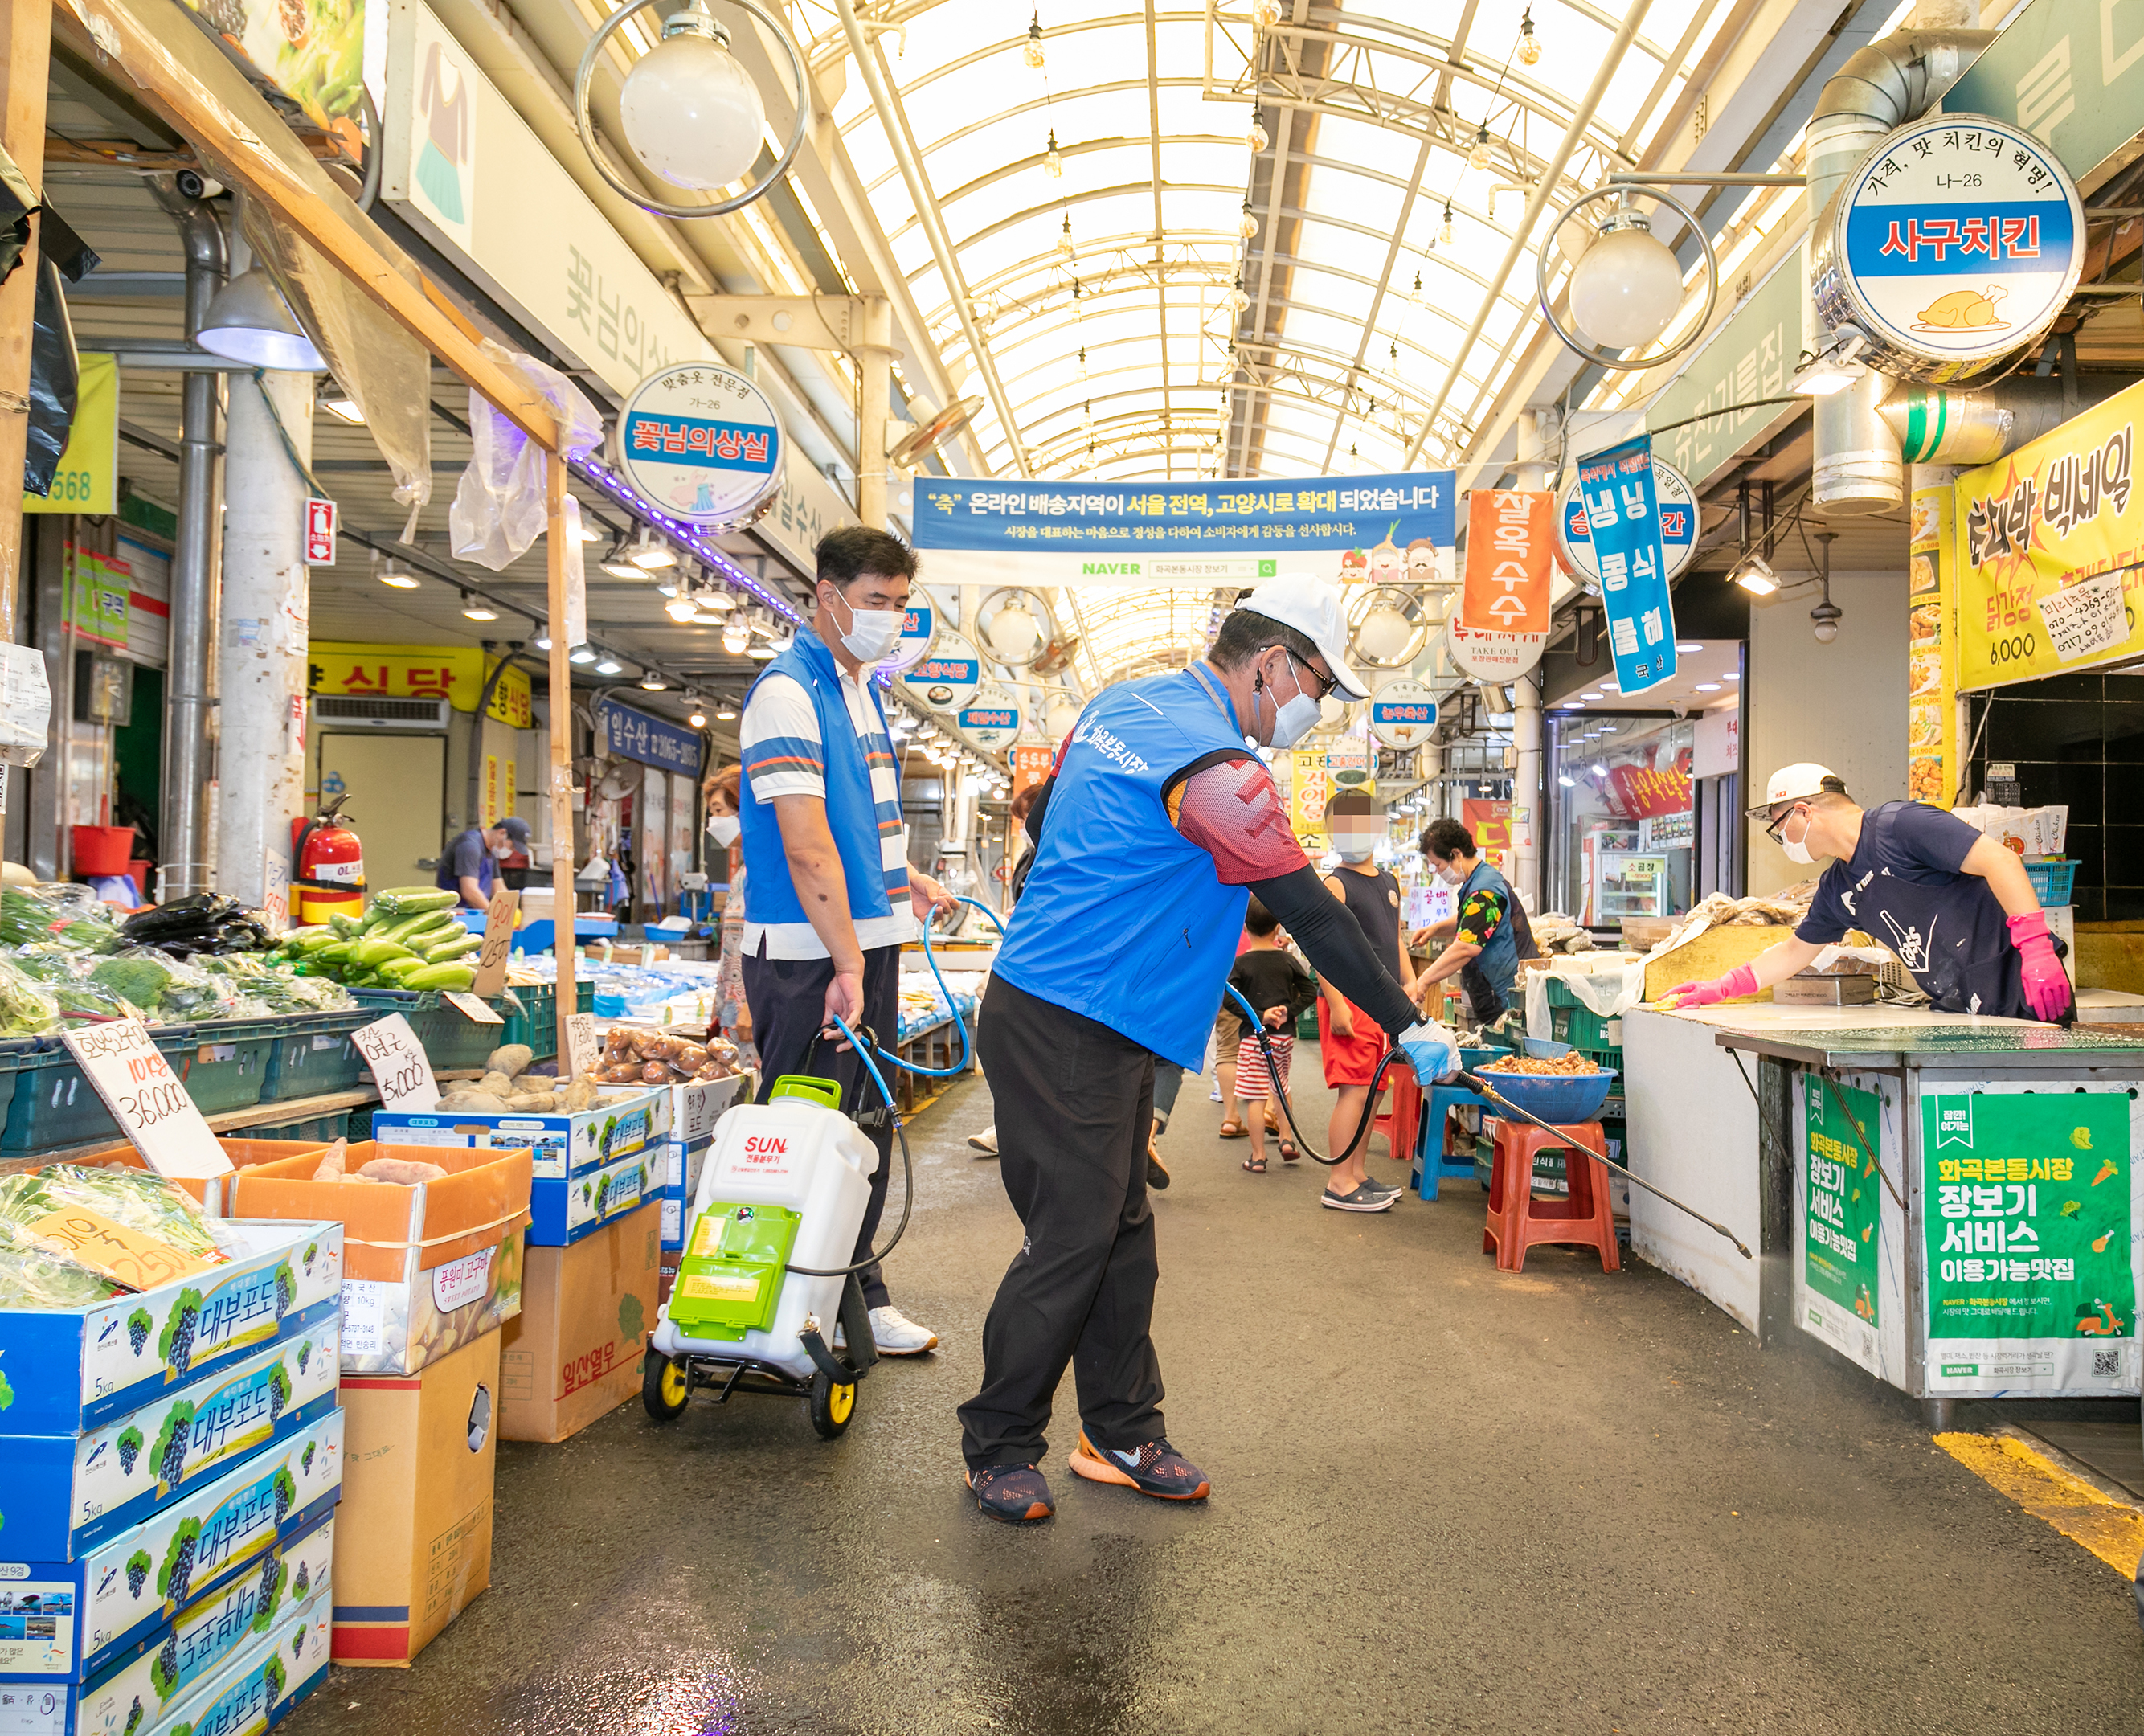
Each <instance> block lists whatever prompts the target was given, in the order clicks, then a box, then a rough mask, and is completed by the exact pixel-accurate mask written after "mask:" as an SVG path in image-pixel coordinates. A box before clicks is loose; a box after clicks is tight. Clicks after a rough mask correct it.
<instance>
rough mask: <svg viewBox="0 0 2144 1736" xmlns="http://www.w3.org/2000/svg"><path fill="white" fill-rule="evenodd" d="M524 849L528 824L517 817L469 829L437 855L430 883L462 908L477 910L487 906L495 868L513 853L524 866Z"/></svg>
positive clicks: (526, 846) (527, 842) (525, 859)
mask: <svg viewBox="0 0 2144 1736" xmlns="http://www.w3.org/2000/svg"><path fill="white" fill-rule="evenodd" d="M528 848H529V822H528V821H526V820H524V819H522V818H521V817H520V816H519V815H518V814H516V815H509V816H508V817H507V818H505V819H504V820H502V821H499V823H498V824H497V825H496V826H471V827H470V828H469V830H468V831H465V832H464V833H462V834H461V836H459V837H457V838H456V839H454V841H453V842H452V843H450V844H449V845H448V846H447V847H446V848H445V849H444V850H443V851H440V852H439V867H438V869H437V870H436V871H435V872H434V875H433V876H432V883H433V884H434V885H436V886H437V887H439V890H441V891H443V892H459V893H460V894H461V899H462V903H463V905H464V907H466V908H468V909H469V910H482V909H484V906H485V905H489V903H490V902H491V889H492V887H493V885H494V884H495V883H496V882H497V880H498V879H499V867H498V865H499V864H500V863H501V862H504V861H510V860H511V859H512V858H513V857H514V855H515V854H516V853H517V852H519V853H521V856H522V860H523V861H524V862H525V861H527V860H528V857H527V854H526V852H527V851H528Z"/></svg>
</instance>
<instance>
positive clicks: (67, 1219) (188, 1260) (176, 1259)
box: [28, 1206, 230, 1290]
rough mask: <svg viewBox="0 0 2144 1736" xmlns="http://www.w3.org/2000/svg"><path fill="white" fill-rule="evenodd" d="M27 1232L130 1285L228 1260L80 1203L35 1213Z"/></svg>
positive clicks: (151, 1284) (169, 1280)
mask: <svg viewBox="0 0 2144 1736" xmlns="http://www.w3.org/2000/svg"><path fill="white" fill-rule="evenodd" d="M28 1232H29V1233H30V1234H31V1235H32V1236H33V1237H35V1238H37V1240H38V1241H40V1242H44V1243H45V1244H46V1245H47V1247H56V1248H57V1249H58V1250H59V1251H60V1252H62V1253H64V1254H65V1255H66V1256H67V1257H68V1258H69V1259H71V1260H78V1261H80V1262H82V1264H83V1265H85V1266H90V1267H95V1268H96V1269H97V1271H99V1272H102V1273H103V1274H104V1275H105V1276H106V1277H109V1278H111V1279H112V1280H113V1281H114V1282H117V1283H122V1284H124V1285H125V1286H126V1287H127V1288H128V1289H129V1290H153V1289H155V1288H156V1286H157V1285H159V1284H175V1283H176V1282H178V1281H179V1280H180V1279H181V1278H190V1277H192V1276H193V1275H194V1274H195V1273H196V1272H206V1271H208V1270H209V1269H210V1268H211V1267H216V1266H224V1265H228V1264H229V1263H230V1262H229V1261H228V1260H226V1258H225V1257H224V1256H222V1255H221V1254H216V1255H214V1256H206V1257H199V1258H196V1257H194V1256H192V1255H191V1254H182V1253H181V1252H179V1251H178V1249H176V1247H172V1246H171V1244H170V1243H169V1242H159V1241H158V1240H157V1239H156V1238H155V1237H154V1236H145V1235H143V1234H142V1233H141V1231H139V1230H135V1229H129V1228H127V1226H126V1225H125V1224H123V1223H114V1222H113V1221H112V1219H111V1218H107V1217H106V1216H105V1215H104V1214H103V1213H102V1212H92V1211H90V1210H88V1209H87V1208H83V1207H79V1206H76V1207H70V1208H68V1209H67V1210H66V1211H64V1212H54V1213H52V1215H51V1216H50V1217H47V1218H39V1219H38V1220H37V1222H36V1223H33V1224H31V1225H29V1226H28Z"/></svg>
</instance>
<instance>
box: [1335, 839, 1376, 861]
mask: <svg viewBox="0 0 2144 1736" xmlns="http://www.w3.org/2000/svg"><path fill="white" fill-rule="evenodd" d="M1333 854H1334V855H1335V856H1338V857H1339V858H1340V860H1341V861H1343V862H1367V861H1369V860H1370V858H1371V857H1372V856H1375V855H1376V854H1377V839H1376V838H1374V837H1372V836H1371V835H1370V834H1369V833H1367V832H1335V833H1334V834H1333Z"/></svg>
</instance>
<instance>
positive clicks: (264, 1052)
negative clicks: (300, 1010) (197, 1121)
mask: <svg viewBox="0 0 2144 1736" xmlns="http://www.w3.org/2000/svg"><path fill="white" fill-rule="evenodd" d="M289 1024H290V1021H289V1020H288V1019H205V1020H203V1021H202V1022H201V1024H196V1025H195V1026H193V1027H192V1033H193V1040H192V1042H191V1044H190V1045H188V1046H187V1047H186V1048H183V1049H180V1050H179V1051H178V1052H177V1053H176V1054H171V1052H170V1051H168V1050H167V1051H166V1054H169V1055H170V1059H171V1070H172V1071H173V1072H175V1073H176V1074H178V1076H179V1083H180V1084H182V1085H184V1086H185V1087H186V1095H187V1096H189V1097H191V1099H193V1100H194V1107H195V1108H196V1109H199V1110H200V1111H201V1114H204V1115H221V1114H222V1113H223V1112H224V1111H225V1110H226V1109H251V1108H252V1107H253V1106H254V1105H255V1104H257V1103H259V1102H260V1101H261V1088H262V1087H263V1086H264V1085H266V1084H267V1082H268V1055H269V1052H270V1050H271V1049H274V1048H275V1043H276V1039H278V1038H279V1037H280V1036H281V1035H282V1034H283V1033H284V1032H285V1030H286V1029H288V1028H289ZM157 1047H158V1048H160V1049H161V1048H162V1047H163V1045H162V1044H158V1045H157Z"/></svg>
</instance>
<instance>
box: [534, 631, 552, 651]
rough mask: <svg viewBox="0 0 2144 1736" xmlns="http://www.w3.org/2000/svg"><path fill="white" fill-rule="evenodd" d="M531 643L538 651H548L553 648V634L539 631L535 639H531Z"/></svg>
mask: <svg viewBox="0 0 2144 1736" xmlns="http://www.w3.org/2000/svg"><path fill="white" fill-rule="evenodd" d="M529 643H531V644H532V645H534V647H536V648H537V649H538V651H548V650H549V649H550V648H551V636H550V634H548V633H538V635H537V636H536V637H534V639H532V640H530V641H529Z"/></svg>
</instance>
